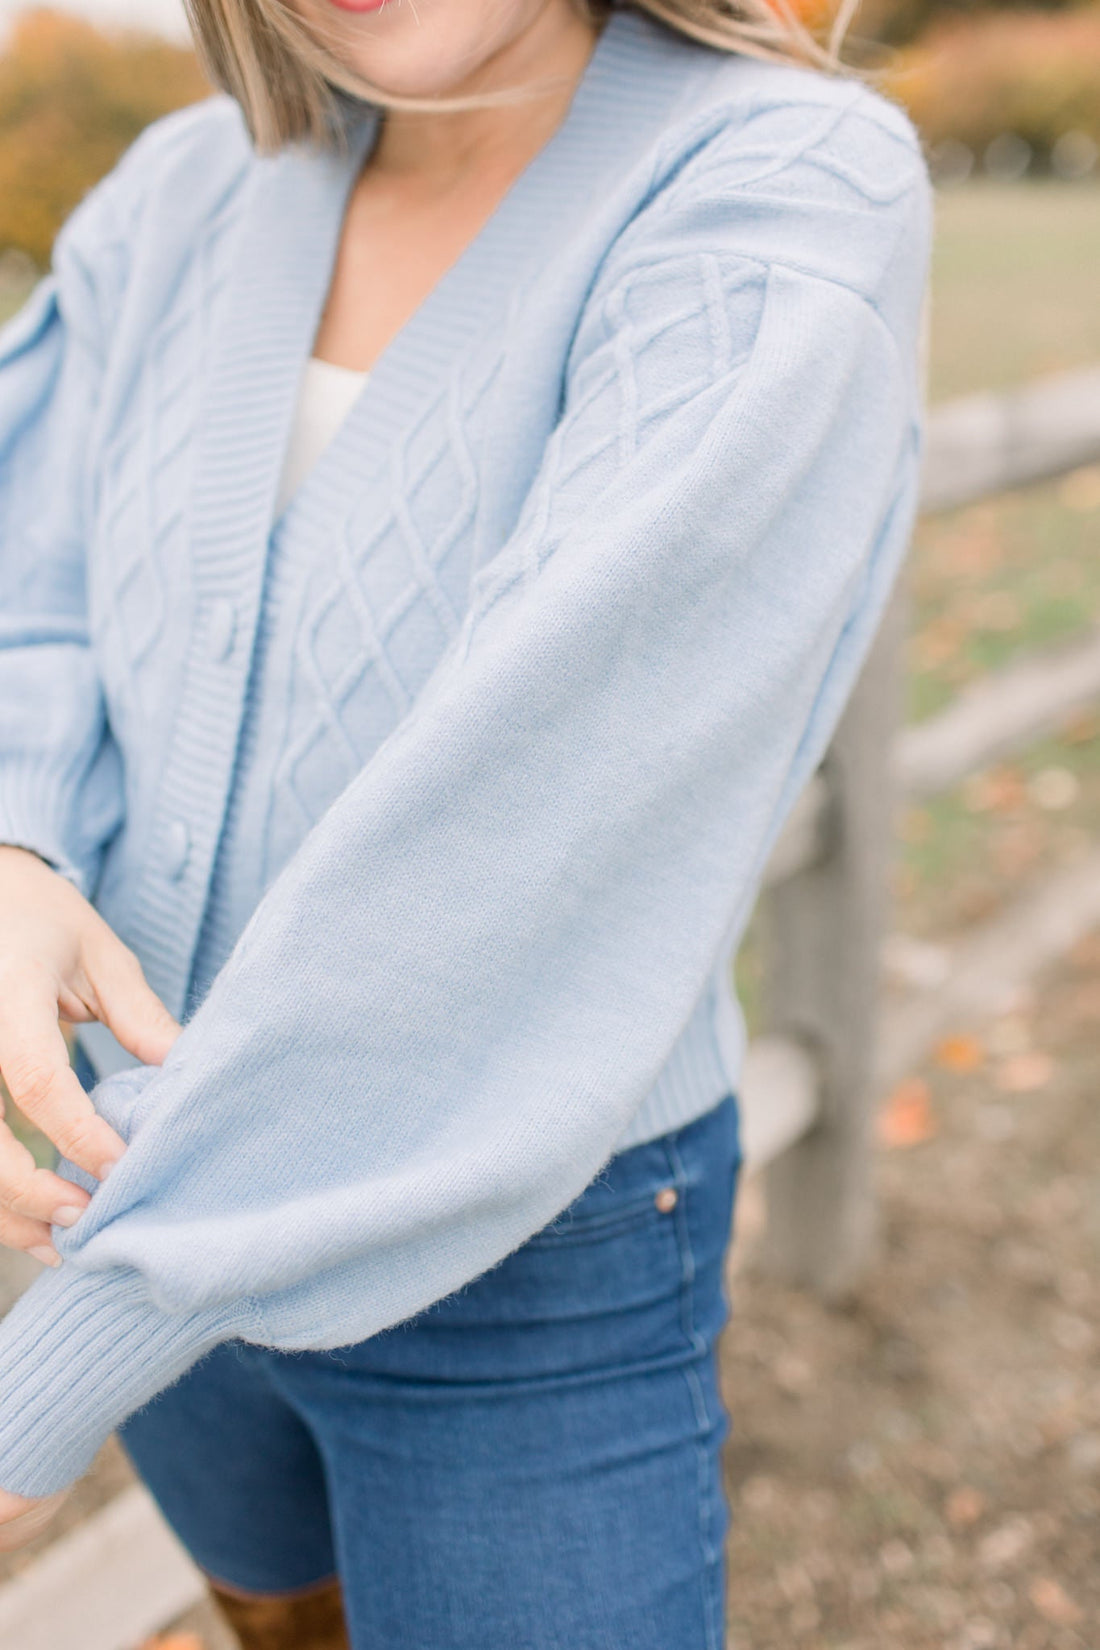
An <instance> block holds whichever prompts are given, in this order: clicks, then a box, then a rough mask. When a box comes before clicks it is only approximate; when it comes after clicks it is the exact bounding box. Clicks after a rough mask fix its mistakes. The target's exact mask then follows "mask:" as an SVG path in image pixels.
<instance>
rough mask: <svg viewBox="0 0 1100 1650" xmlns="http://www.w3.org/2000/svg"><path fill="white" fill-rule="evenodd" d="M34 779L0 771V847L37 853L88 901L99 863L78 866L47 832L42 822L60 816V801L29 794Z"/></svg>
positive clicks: (53, 835)
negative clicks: (39, 805) (57, 809)
mask: <svg viewBox="0 0 1100 1650" xmlns="http://www.w3.org/2000/svg"><path fill="white" fill-rule="evenodd" d="M34 779H35V776H34V775H27V774H21V775H19V776H16V775H13V774H11V773H4V772H3V771H0V844H2V845H3V846H4V847H6V848H26V849H27V850H28V852H29V853H32V854H37V855H38V857H39V859H42V860H45V862H46V864H47V865H48V866H49V867H50V869H51V870H53V871H57V872H59V873H60V875H61V876H63V877H66V878H67V879H68V881H69V882H71V883H72V884H73V886H74V887H75V888H77V889H78V890H79V891H80V893H82V894H83V895H84V897H85V898H87V897H88V894H89V892H90V890H91V889H92V887H93V886H94V883H95V877H96V872H97V869H98V862H94V863H89V864H82V865H78V864H77V863H76V861H75V860H74V859H73V858H72V857H71V856H70V855H69V854H68V853H67V852H66V850H65V848H64V847H63V845H62V844H61V843H60V842H59V841H57V840H56V833H55V832H53V831H51V830H48V829H46V827H45V826H44V825H43V823H42V822H43V820H46V819H49V818H51V817H56V818H60V817H61V815H60V814H59V813H57V812H56V808H57V807H59V806H60V802H58V803H56V804H54V803H53V801H52V800H51V798H50V797H49V796H46V795H41V796H36V795H31V794H30V793H31V792H32V791H33V790H34ZM34 803H40V804H41V809H39V808H38V807H36V806H32V804H34ZM51 809H52V810H53V812H51Z"/></svg>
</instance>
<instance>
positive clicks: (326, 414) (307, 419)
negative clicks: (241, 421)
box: [275, 355, 367, 516]
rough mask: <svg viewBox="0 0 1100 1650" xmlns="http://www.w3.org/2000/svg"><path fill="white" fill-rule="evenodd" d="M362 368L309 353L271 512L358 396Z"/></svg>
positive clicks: (289, 493)
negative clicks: (323, 358) (358, 369)
mask: <svg viewBox="0 0 1100 1650" xmlns="http://www.w3.org/2000/svg"><path fill="white" fill-rule="evenodd" d="M366 381H367V374H366V373H365V372H353V371H352V369H351V368H350V367H338V366H335V365H334V364H333V363H332V362H331V361H322V360H320V359H319V358H318V357H317V356H316V355H311V356H310V358H309V360H308V361H307V362H306V364H305V369H304V371H303V373H302V381H301V384H300V385H299V388H298V402H297V405H296V407H295V409H294V423H293V425H292V426H291V431H290V440H289V441H288V443H287V449H286V456H285V458H284V459H283V473H282V477H281V479H280V482H279V492H278V497H277V499H276V502H275V514H276V516H281V515H282V513H283V511H284V509H285V508H286V506H287V505H288V504H289V502H290V500H291V498H292V497H293V495H294V494H295V493H296V492H297V491H298V488H299V487H300V486H301V484H302V482H303V481H304V480H305V478H306V476H307V475H308V474H309V472H310V470H312V468H313V466H314V465H315V464H316V462H317V460H318V459H319V458H320V456H321V454H322V453H323V452H324V450H325V448H326V447H327V446H328V444H329V442H330V441H331V440H332V438H333V436H334V435H335V434H336V432H337V430H338V429H339V428H340V426H341V424H342V423H343V422H344V419H345V418H346V417H347V415H348V413H349V412H350V411H351V409H352V407H353V406H354V404H355V402H356V401H357V400H358V399H359V392H360V390H361V389H362V388H363V385H364V384H365V383H366Z"/></svg>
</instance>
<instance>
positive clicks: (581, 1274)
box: [122, 1095, 740, 1650]
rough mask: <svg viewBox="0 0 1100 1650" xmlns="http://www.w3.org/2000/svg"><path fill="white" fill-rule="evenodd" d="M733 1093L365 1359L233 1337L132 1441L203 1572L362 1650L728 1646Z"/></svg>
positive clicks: (626, 1159) (616, 1168)
mask: <svg viewBox="0 0 1100 1650" xmlns="http://www.w3.org/2000/svg"><path fill="white" fill-rule="evenodd" d="M739 1161H740V1151H739V1146H738V1131H737V1104H736V1101H735V1099H734V1097H733V1096H732V1095H731V1096H729V1097H728V1098H727V1099H725V1100H724V1101H722V1102H721V1104H720V1105H718V1106H717V1107H716V1108H715V1109H714V1110H712V1111H710V1112H708V1113H707V1114H706V1115H705V1116H704V1117H702V1118H699V1119H698V1120H697V1121H695V1122H694V1123H690V1124H688V1125H687V1126H686V1127H684V1128H681V1129H678V1130H676V1131H675V1132H673V1133H671V1134H668V1135H665V1136H663V1137H662V1138H661V1139H659V1140H654V1141H652V1142H648V1143H646V1144H644V1145H641V1146H636V1147H632V1148H630V1149H629V1150H627V1151H625V1152H621V1153H619V1154H618V1155H617V1156H616V1157H614V1158H613V1159H612V1160H611V1162H610V1164H609V1165H608V1167H607V1169H606V1170H605V1171H604V1173H603V1174H601V1175H600V1176H599V1177H598V1178H597V1179H596V1180H594V1181H593V1182H592V1184H591V1185H590V1186H589V1187H588V1189H587V1190H586V1191H585V1192H584V1193H582V1195H581V1196H580V1197H579V1198H578V1199H577V1201H576V1202H575V1203H573V1204H572V1205H571V1207H570V1208H569V1209H568V1210H566V1212H565V1213H564V1214H563V1215H561V1216H559V1217H558V1218H557V1219H556V1220H555V1221H553V1222H552V1223H551V1225H550V1226H548V1227H547V1228H545V1229H544V1230H543V1231H541V1232H539V1233H537V1234H536V1235H535V1236H534V1237H533V1238H531V1239H530V1241H529V1242H527V1243H525V1244H524V1245H523V1247H522V1248H520V1249H518V1250H517V1251H516V1252H515V1253H514V1254H512V1255H510V1256H508V1258H507V1259H506V1260H505V1261H504V1262H503V1263H502V1264H501V1265H499V1266H497V1267H495V1268H494V1269H493V1270H492V1271H490V1272H487V1273H485V1274H484V1275H483V1276H482V1277H480V1278H478V1279H476V1280H475V1281H474V1282H473V1283H471V1284H469V1285H468V1286H467V1287H466V1288H464V1289H462V1290H460V1291H459V1292H458V1293H456V1294H454V1295H451V1296H449V1297H448V1298H447V1299H446V1300H444V1301H440V1302H438V1303H436V1305H434V1306H433V1307H430V1308H429V1309H428V1310H427V1311H426V1312H423V1313H421V1314H420V1315H419V1316H417V1317H416V1318H414V1319H411V1320H410V1321H409V1322H407V1323H403V1324H399V1325H398V1326H396V1327H395V1328H393V1329H389V1330H387V1331H386V1332H385V1333H383V1334H380V1335H376V1336H374V1337H373V1338H372V1339H371V1340H369V1341H365V1342H364V1343H363V1344H361V1345H359V1346H353V1347H349V1348H347V1349H344V1350H341V1351H337V1352H320V1353H318V1352H311V1353H297V1354H286V1353H277V1352H271V1351H267V1350H263V1349H259V1348H256V1347H251V1346H245V1345H241V1344H239V1343H233V1344H230V1345H226V1346H222V1347H219V1348H218V1349H217V1350H216V1351H215V1352H213V1353H212V1354H211V1355H210V1356H209V1357H207V1358H206V1359H205V1360H204V1361H203V1362H202V1363H201V1364H199V1365H197V1366H196V1367H195V1368H194V1369H193V1370H192V1371H191V1372H190V1373H189V1374H188V1375H187V1376H185V1378H184V1379H183V1380H182V1381H180V1382H179V1383H178V1384H177V1385H176V1386H174V1387H172V1388H170V1389H169V1390H168V1391H167V1392H165V1393H163V1394H162V1395H161V1396H160V1397H159V1398H157V1399H155V1400H154V1401H153V1402H152V1403H151V1404H149V1405H148V1406H147V1407H146V1408H145V1409H144V1410H142V1411H141V1412H140V1413H139V1414H137V1415H135V1416H134V1417H133V1418H132V1419H131V1420H130V1421H129V1422H128V1423H127V1424H126V1426H125V1428H124V1429H123V1433H122V1438H123V1442H124V1444H125V1446H126V1448H127V1450H128V1452H129V1454H130V1455H131V1457H132V1459H133V1461H134V1462H135V1464H136V1466H137V1469H138V1471H139V1472H140V1474H141V1476H142V1477H143V1478H144V1479H145V1481H146V1483H147V1484H148V1485H149V1488H150V1489H151V1491H152V1493H153V1494H154V1496H155V1497H156V1499H157V1501H158V1502H159V1503H160V1506H161V1508H162V1509H163V1511H164V1514H165V1516H166V1517H167V1519H168V1521H169V1523H170V1524H172V1526H173V1527H174V1528H175V1530H176V1531H177V1533H178V1534H179V1536H180V1538H181V1539H182V1541H183V1542H184V1544H185V1545H186V1546H187V1547H188V1548H189V1550H190V1551H191V1553H192V1554H193V1556H194V1558H195V1560H196V1562H197V1563H198V1564H199V1565H200V1566H201V1567H202V1569H204V1570H205V1571H206V1572H207V1573H208V1574H209V1575H210V1576H212V1577H213V1578H214V1579H216V1580H219V1581H222V1582H225V1583H227V1584H229V1585H230V1586H231V1587H234V1588H237V1589H239V1590H243V1591H246V1592H255V1593H279V1592H285V1591H296V1590H298V1589H305V1588H308V1587H309V1586H310V1585H311V1584H313V1583H316V1582H318V1581H320V1580H322V1579H325V1578H328V1577H331V1576H332V1575H333V1573H334V1572H338V1573H339V1576H340V1578H341V1580H342V1582H343V1587H344V1598H345V1608H346V1612H347V1618H348V1626H349V1632H350V1636H351V1640H352V1644H353V1645H354V1646H355V1650H382V1647H385V1650H475V1647H476V1650H720V1646H721V1645H722V1644H723V1642H724V1640H723V1574H724V1572H723V1562H722V1548H723V1536H724V1534H725V1530H726V1522H727V1515H726V1507H725V1502H724V1498H723V1493H722V1485H721V1471H720V1459H719V1457H720V1446H721V1442H722V1439H723V1437H724V1436H725V1432H726V1428H727V1423H726V1418H725V1415H724V1412H723V1409H722V1405H721V1402H720V1399H719V1394H718V1384H717V1378H716V1367H715V1341H716V1337H717V1336H718V1333H719V1331H720V1329H721V1328H722V1325H723V1323H724V1321H725V1319H726V1302H725V1297H724V1293H723V1286H722V1262H723V1254H724V1251H725V1249H726V1243H727V1238H728V1235H729V1230H730V1220H731V1214H732V1204H733V1195H734V1186H735V1182H736V1177H737V1169H738V1165H739Z"/></svg>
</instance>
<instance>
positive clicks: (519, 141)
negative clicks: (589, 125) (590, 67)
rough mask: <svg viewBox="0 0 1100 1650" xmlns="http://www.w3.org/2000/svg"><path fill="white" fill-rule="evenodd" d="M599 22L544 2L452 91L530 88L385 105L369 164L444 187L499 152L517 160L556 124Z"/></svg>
mask: <svg viewBox="0 0 1100 1650" xmlns="http://www.w3.org/2000/svg"><path fill="white" fill-rule="evenodd" d="M597 33H598V31H597V29H596V28H595V27H593V25H592V24H590V23H587V22H586V21H585V20H584V19H583V18H582V17H580V16H579V15H578V13H577V12H576V11H575V10H574V8H573V6H572V5H571V4H556V3H553V0H552V3H550V4H546V5H543V6H541V7H540V8H539V10H538V11H537V12H536V13H535V15H534V16H533V17H532V18H531V20H530V22H529V23H527V24H526V25H525V26H524V28H523V29H522V31H521V32H519V33H518V34H517V35H516V36H515V37H514V38H513V39H511V40H509V41H507V42H506V43H505V45H503V46H502V47H500V48H499V50H497V51H496V52H494V53H493V55H492V56H491V57H490V58H488V59H486V61H485V62H484V63H481V64H479V65H478V67H477V69H476V70H475V71H474V72H473V73H472V74H471V75H469V76H467V77H465V78H464V79H463V81H462V82H461V83H460V84H459V85H456V86H453V87H451V88H449V89H448V92H447V94H446V95H447V97H449V98H459V97H463V98H464V97H477V96H482V95H484V94H485V93H487V92H489V93H491V92H498V91H502V90H507V89H511V88H513V87H521V88H524V89H525V95H523V96H522V97H519V98H517V99H516V100H515V101H513V102H508V103H500V104H497V105H493V106H490V107H487V108H474V109H448V110H442V111H440V112H439V113H435V112H434V111H431V112H429V111H422V110H406V109H390V110H388V111H387V112H386V115H385V118H384V120H383V123H382V129H381V132H380V134H379V139H378V142H377V144H376V146H375V149H374V152H373V155H372V159H371V166H372V169H373V170H374V171H375V173H376V174H377V173H378V172H386V173H389V174H391V175H394V176H396V175H402V176H405V177H410V176H416V177H418V178H420V179H421V180H422V181H423V182H425V183H432V184H438V185H439V186H442V187H446V186H448V185H450V184H452V183H454V182H456V181H458V180H459V179H461V178H462V177H464V176H466V175H468V174H469V173H470V172H471V171H472V170H483V169H484V168H485V167H486V166H487V165H491V164H492V162H493V161H494V159H499V160H501V161H502V162H503V163H504V164H506V165H508V164H510V165H513V166H514V165H515V163H516V161H517V159H519V160H520V161H521V162H522V161H523V160H525V159H526V158H529V157H530V156H532V155H534V154H535V153H537V151H538V150H539V149H540V148H541V147H542V145H543V144H544V143H545V142H546V140H547V139H548V138H549V137H550V136H551V135H552V133H553V132H554V131H555V130H556V129H557V127H558V125H559V124H560V123H561V121H562V120H563V118H564V116H565V113H566V111H567V109H568V107H569V104H570V101H571V99H572V96H573V93H574V91H575V90H576V86H577V82H578V81H579V79H580V77H581V75H582V74H583V73H584V69H585V66H586V64H587V63H588V59H589V57H590V56H591V54H592V49H593V47H594V45H595V43H596V38H597Z"/></svg>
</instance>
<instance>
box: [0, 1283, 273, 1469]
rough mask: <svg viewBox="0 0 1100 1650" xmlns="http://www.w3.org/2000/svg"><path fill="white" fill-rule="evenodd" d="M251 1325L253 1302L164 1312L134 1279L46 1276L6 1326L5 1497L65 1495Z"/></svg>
mask: <svg viewBox="0 0 1100 1650" xmlns="http://www.w3.org/2000/svg"><path fill="white" fill-rule="evenodd" d="M255 1323H256V1318H255V1313H254V1311H253V1308H252V1306H251V1304H250V1303H248V1302H245V1303H240V1302H238V1303H234V1304H232V1305H230V1306H226V1307H219V1308H212V1309H211V1310H209V1311H206V1312H197V1313H187V1314H179V1315H176V1314H171V1313H166V1312H162V1311H161V1310H160V1308H159V1307H157V1306H156V1305H154V1303H153V1302H152V1301H151V1300H150V1298H149V1294H148V1291H147V1289H146V1286H145V1283H144V1281H143V1279H142V1278H141V1277H139V1275H138V1274H137V1273H135V1272H125V1271H119V1270H115V1271H111V1272H105V1273H85V1272H78V1271H77V1270H75V1268H74V1267H73V1265H72V1263H71V1262H69V1263H66V1264H65V1265H64V1266H62V1267H61V1268H60V1269H59V1270H58V1271H55V1272H47V1273H44V1274H43V1275H42V1277H40V1278H39V1279H38V1280H37V1281H36V1282H35V1283H34V1284H32V1286H31V1288H30V1289H29V1290H28V1291H27V1293H26V1294H25V1295H24V1296H23V1297H22V1299H21V1300H20V1301H19V1302H18V1303H17V1304H16V1305H15V1306H14V1307H13V1308H12V1310H11V1311H10V1312H9V1313H8V1315H7V1317H6V1318H5V1319H4V1320H3V1322H2V1323H0V1487H2V1488H4V1489H5V1490H9V1491H11V1492H12V1493H14V1494H16V1495H28V1496H37V1495H52V1494H53V1493H54V1492H55V1491H56V1490H61V1489H64V1488H65V1486H66V1485H68V1484H71V1483H72V1481H73V1480H74V1479H75V1478H79V1477H80V1475H81V1473H83V1472H85V1471H87V1469H88V1467H89V1466H90V1465H91V1462H92V1459H93V1457H94V1456H95V1453H96V1451H97V1450H98V1449H99V1447H100V1445H101V1444H102V1443H103V1442H104V1440H105V1439H106V1438H107V1436H108V1434H109V1433H110V1432H112V1431H113V1430H114V1428H115V1427H116V1426H118V1425H119V1423H120V1422H121V1421H124V1420H125V1419H126V1417H127V1416H129V1415H132V1414H133V1413H134V1411H135V1410H137V1409H140V1408H141V1406H142V1405H143V1404H145V1403H147V1402H148V1401H149V1399H150V1398H152V1397H153V1396H154V1395H155V1394H156V1393H158V1392H160V1391H161V1390H162V1389H163V1388H164V1387H166V1386H170V1385H171V1383H172V1382H173V1381H175V1380H178V1379H179V1377H180V1376H181V1375H183V1374H184V1373H185V1371H186V1370H188V1369H189V1368H190V1367H191V1365H192V1364H194V1363H196V1362H197V1361H198V1359H199V1358H201V1357H202V1356H203V1354H204V1353H206V1352H208V1351H209V1350H210V1349H211V1348H212V1347H214V1346H216V1345H217V1344H218V1343H219V1342H220V1341H225V1340H231V1339H233V1337H234V1336H235V1335H239V1334H244V1333H246V1332H247V1331H248V1330H250V1329H253V1330H254V1329H255Z"/></svg>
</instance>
